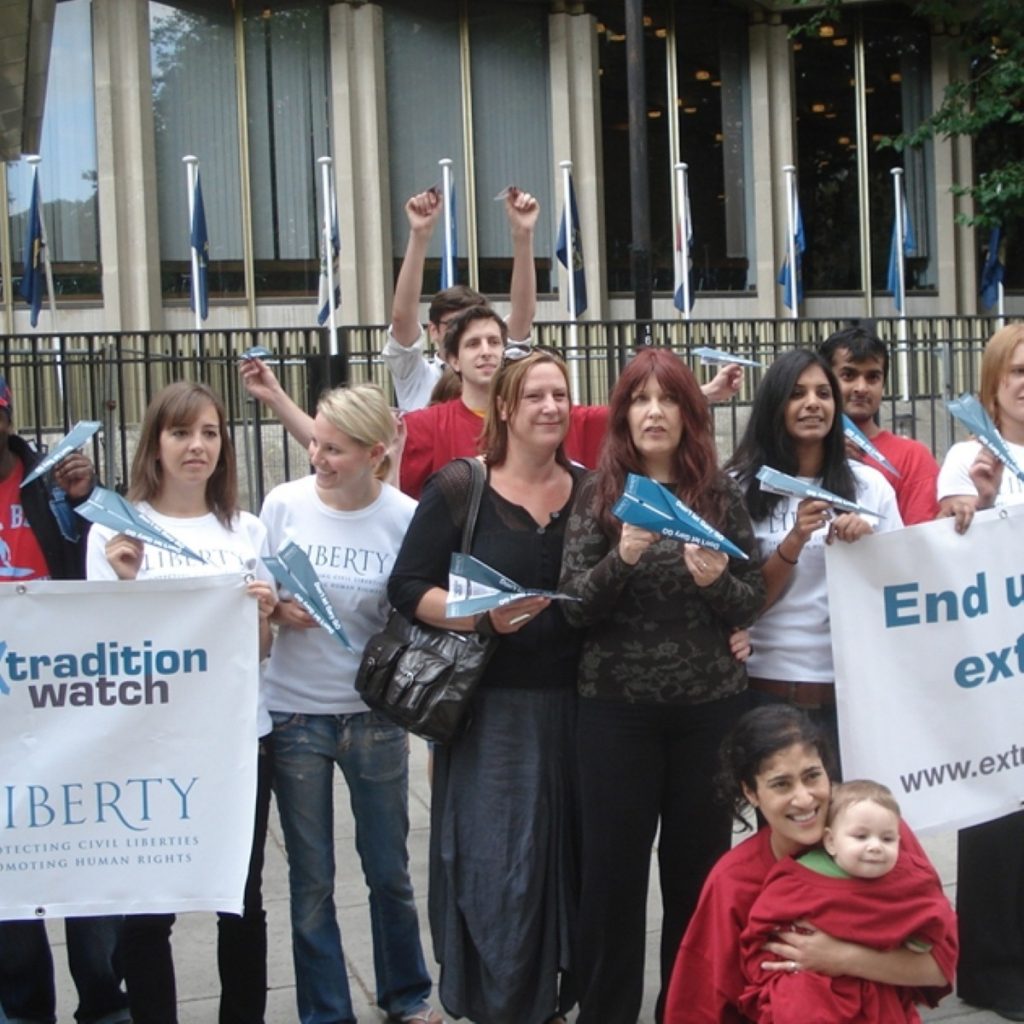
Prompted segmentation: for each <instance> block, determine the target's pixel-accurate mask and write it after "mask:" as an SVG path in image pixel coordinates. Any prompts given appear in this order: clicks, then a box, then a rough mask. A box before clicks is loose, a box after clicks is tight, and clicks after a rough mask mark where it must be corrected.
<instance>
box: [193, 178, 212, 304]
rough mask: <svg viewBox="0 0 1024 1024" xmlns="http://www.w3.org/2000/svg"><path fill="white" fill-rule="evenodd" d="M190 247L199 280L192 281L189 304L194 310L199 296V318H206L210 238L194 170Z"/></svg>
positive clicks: (200, 187) (208, 296)
mask: <svg viewBox="0 0 1024 1024" xmlns="http://www.w3.org/2000/svg"><path fill="white" fill-rule="evenodd" d="M191 244H192V248H193V249H195V251H196V255H197V257H198V263H199V280H198V281H193V282H192V294H191V295H190V296H189V303H188V304H189V306H190V307H191V309H192V310H193V311H194V310H195V308H196V296H197V295H198V296H199V318H200V320H205V319H206V314H207V312H208V310H209V304H210V286H209V282H208V280H207V268H208V267H209V265H210V239H209V236H208V235H207V233H206V209H205V207H204V206H203V187H202V185H200V184H199V172H198V171H196V185H195V189H194V191H193V194H192V238H191Z"/></svg>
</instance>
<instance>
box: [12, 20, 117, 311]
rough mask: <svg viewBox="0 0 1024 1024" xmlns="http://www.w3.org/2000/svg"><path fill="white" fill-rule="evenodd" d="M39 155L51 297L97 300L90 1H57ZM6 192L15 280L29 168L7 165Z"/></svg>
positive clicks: (27, 198) (25, 164)
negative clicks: (51, 285) (58, 2)
mask: <svg viewBox="0 0 1024 1024" xmlns="http://www.w3.org/2000/svg"><path fill="white" fill-rule="evenodd" d="M39 156H40V157H41V161H40V163H39V165H38V166H39V188H40V191H41V193H42V198H43V218H44V221H45V228H46V236H47V243H48V245H49V256H50V262H51V265H52V269H53V279H54V281H53V284H54V290H55V292H56V293H57V296H58V297H59V296H61V295H65V296H75V297H77V298H83V299H86V298H88V299H97V298H99V296H100V294H101V287H100V240H99V202H98V198H97V165H96V110H95V104H94V100H93V60H92V8H91V0H67V2H65V3H60V4H57V9H56V15H55V21H54V27H53V43H52V49H51V52H50V67H49V73H48V77H47V81H46V107H45V110H44V114H43V129H42V138H41V142H40V153H39ZM7 190H8V201H9V210H10V221H9V223H10V232H11V252H12V271H13V274H14V276H15V278H16V279H19V280H20V277H21V274H22V271H23V264H22V254H23V250H24V244H25V230H26V226H27V223H28V208H29V203H30V202H31V198H32V167H31V165H30V164H29V163H28V162H27V161H26V160H21V161H20V162H19V163H17V164H9V165H8V168H7ZM19 280H16V282H15V285H16V286H17V284H18V283H19Z"/></svg>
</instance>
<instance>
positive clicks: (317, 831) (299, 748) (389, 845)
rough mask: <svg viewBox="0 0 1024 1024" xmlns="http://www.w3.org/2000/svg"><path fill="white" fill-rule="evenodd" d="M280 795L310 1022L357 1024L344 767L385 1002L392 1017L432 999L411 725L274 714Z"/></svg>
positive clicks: (304, 1006) (298, 973)
mask: <svg viewBox="0 0 1024 1024" xmlns="http://www.w3.org/2000/svg"><path fill="white" fill-rule="evenodd" d="M272 717H273V719H274V734H273V748H274V792H275V794H276V795H277V806H278V811H279V813H280V815H281V828H282V830H283V831H284V841H285V848H286V849H287V851H288V881H289V887H290V890H291V918H292V957H293V959H294V962H295V988H296V998H297V1002H298V1008H299V1019H300V1020H301V1021H302V1024H342V1022H345V1024H349V1022H354V1021H355V1014H354V1011H353V1009H352V1000H351V997H350V994H349V987H348V977H347V974H346V970H345V960H344V955H343V953H342V949H341V930H340V928H339V927H338V918H337V915H336V913H335V909H334V871H335V866H334V807H333V801H332V786H333V781H334V766H335V764H337V765H338V767H339V768H341V771H342V774H343V775H344V776H345V782H346V783H347V785H348V791H349V799H350V802H351V806H352V815H353V817H354V819H355V825H356V849H357V851H358V852H359V859H360V861H361V863H362V866H363V876H364V877H365V879H366V884H367V886H368V887H369V890H370V925H371V929H372V932H373V966H374V974H375V978H376V987H377V1005H378V1006H379V1007H380V1009H381V1010H383V1011H384V1012H385V1013H386V1014H387V1015H388V1016H389V1017H401V1016H403V1015H405V1014H408V1013H412V1012H414V1011H415V1010H418V1009H420V1008H421V1007H423V1006H424V1005H425V1003H426V1001H427V999H428V997H429V996H430V975H429V974H427V968H426V964H425V963H424V961H423V950H422V948H421V947H420V933H419V922H418V920H417V917H416V904H415V901H414V899H413V891H412V883H411V882H410V880H409V855H408V852H407V850H406V839H407V837H408V834H409V746H408V737H407V735H406V733H405V731H404V730H403V729H400V728H399V727H398V726H396V725H393V724H391V723H390V722H388V721H387V720H386V719H384V718H382V717H380V716H379V715H376V714H374V713H373V712H364V713H362V714H355V715H303V714H285V713H281V712H273V714H272Z"/></svg>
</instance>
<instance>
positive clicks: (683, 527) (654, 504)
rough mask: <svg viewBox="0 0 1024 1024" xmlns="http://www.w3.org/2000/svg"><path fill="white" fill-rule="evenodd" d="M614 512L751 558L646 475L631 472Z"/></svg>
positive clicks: (647, 527)
mask: <svg viewBox="0 0 1024 1024" xmlns="http://www.w3.org/2000/svg"><path fill="white" fill-rule="evenodd" d="M612 515H613V516H615V517H616V518H617V519H621V520H622V522H624V523H629V525H630V526H639V527H641V528H642V529H644V530H650V531H651V533H660V534H661V535H662V536H663V537H674V538H675V539H676V540H682V541H689V543H691V544H699V545H700V546H701V547H702V548H710V549H711V550H712V551H724V552H725V553H726V554H727V555H731V556H732V557H733V558H742V559H746V558H747V557H748V556H747V554H746V552H744V551H743V550H741V549H740V548H738V547H736V545H735V544H733V542H732V541H731V540H729V538H728V537H726V536H725V534H723V533H719V531H718V530H716V529H715V528H714V527H713V526H712V525H711V524H710V523H709V522H708V521H707V520H705V519H702V518H701V517H700V516H699V515H697V513H696V512H694V511H693V509H692V508H689V507H688V506H687V505H686V504H685V503H683V502H682V501H680V500H679V499H678V498H677V497H676V496H675V495H674V494H673V493H672V492H671V491H670V490H669V489H668V488H667V487H663V486H662V485H661V484H659V483H658V482H657V481H656V480H651V479H650V478H649V477H646V476H639V475H638V474H636V473H630V474H629V476H628V477H626V489H625V491H624V492H623V494H622V497H621V498H619V500H618V501H617V502H616V503H615V504H614V505H613V506H612Z"/></svg>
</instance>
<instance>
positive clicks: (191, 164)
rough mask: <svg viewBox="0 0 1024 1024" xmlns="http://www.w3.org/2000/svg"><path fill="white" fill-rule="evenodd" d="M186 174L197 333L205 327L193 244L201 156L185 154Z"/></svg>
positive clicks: (196, 254)
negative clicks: (197, 177)
mask: <svg viewBox="0 0 1024 1024" xmlns="http://www.w3.org/2000/svg"><path fill="white" fill-rule="evenodd" d="M181 162H182V163H183V164H184V165H185V175H186V178H187V179H188V237H189V243H188V248H189V252H190V253H191V254H192V305H193V306H195V312H196V333H197V334H198V333H199V331H201V330H202V329H203V317H202V312H201V310H200V308H199V253H198V252H196V247H195V246H194V245H193V244H192V221H193V218H194V217H195V195H196V173H197V171H198V169H199V157H197V156H183V157H182V158H181Z"/></svg>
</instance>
